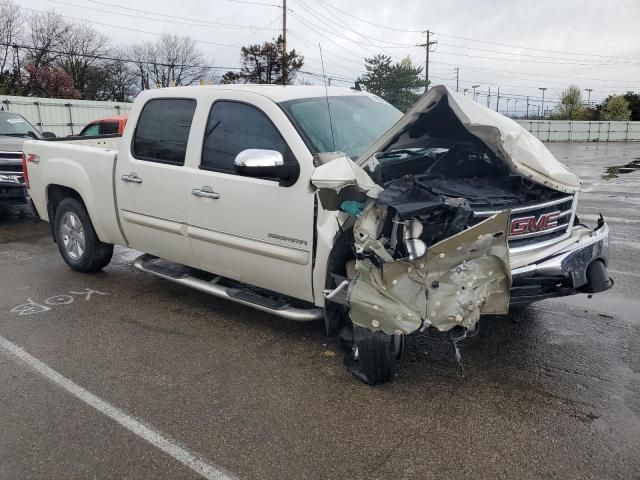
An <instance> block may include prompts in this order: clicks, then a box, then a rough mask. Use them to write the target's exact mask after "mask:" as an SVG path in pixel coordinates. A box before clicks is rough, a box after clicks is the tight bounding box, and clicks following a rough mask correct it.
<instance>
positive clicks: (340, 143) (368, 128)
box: [281, 94, 402, 159]
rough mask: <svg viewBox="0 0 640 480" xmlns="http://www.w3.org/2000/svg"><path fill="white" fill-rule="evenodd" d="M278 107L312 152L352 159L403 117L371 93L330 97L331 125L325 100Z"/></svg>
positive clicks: (299, 101) (309, 99)
mask: <svg viewBox="0 0 640 480" xmlns="http://www.w3.org/2000/svg"><path fill="white" fill-rule="evenodd" d="M281 106H282V107H283V108H284V110H285V111H286V112H287V113H288V115H289V117H290V118H291V120H292V121H293V123H294V124H295V126H296V128H297V129H298V131H299V132H300V133H301V134H302V135H303V136H304V137H306V140H307V143H309V144H310V146H311V148H312V149H313V150H314V153H318V152H333V151H339V152H344V153H346V154H347V155H348V156H349V157H351V158H353V159H355V158H357V157H358V156H359V155H361V154H362V153H364V152H365V151H366V150H367V149H368V148H369V147H370V146H371V145H372V144H373V143H374V142H375V141H376V140H377V139H378V138H379V137H380V136H381V135H382V134H383V133H384V132H386V131H387V130H389V128H390V127H391V126H392V125H393V124H394V123H396V122H397V121H398V119H399V118H400V117H401V116H402V112H401V111H400V110H398V109H396V108H395V107H393V106H392V105H390V104H388V103H387V102H385V101H384V100H382V99H381V98H379V97H377V96H375V95H371V94H367V95H345V96H336V97H329V106H330V108H331V124H330V123H329V109H328V108H327V98H326V97H314V98H302V99H297V100H289V101H287V102H283V103H281ZM332 125H333V140H332V135H331V126H332ZM334 141H335V147H334Z"/></svg>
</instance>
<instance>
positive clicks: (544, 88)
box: [538, 87, 547, 118]
mask: <svg viewBox="0 0 640 480" xmlns="http://www.w3.org/2000/svg"><path fill="white" fill-rule="evenodd" d="M546 89H547V87H540V88H538V90H542V118H544V91H545V90H546ZM538 116H540V115H538Z"/></svg>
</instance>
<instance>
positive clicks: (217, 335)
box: [0, 143, 640, 480]
mask: <svg viewBox="0 0 640 480" xmlns="http://www.w3.org/2000/svg"><path fill="white" fill-rule="evenodd" d="M550 148H551V149H552V151H553V152H554V153H555V154H556V155H557V156H558V158H559V159H560V160H561V161H563V162H565V163H566V164H568V165H569V166H570V167H571V168H572V170H573V171H575V172H576V173H577V174H578V175H580V176H581V177H582V179H583V181H584V184H585V188H584V193H583V194H582V198H581V202H580V205H579V215H580V218H581V220H582V221H584V222H585V223H592V224H593V223H595V220H596V218H597V215H598V214H599V212H602V213H603V214H604V215H605V218H606V219H607V221H608V222H609V224H610V226H611V228H612V237H611V240H612V242H611V248H612V258H611V265H610V273H611V275H612V276H613V277H614V278H615V280H616V284H615V287H614V288H613V289H612V290H610V291H608V292H606V293H604V294H599V295H596V296H594V298H592V299H588V298H587V297H586V296H585V295H581V296H574V297H569V298H565V299H556V300H547V301H544V302H540V303H538V304H535V305H532V306H529V307H526V308H524V309H519V310H516V311H514V312H513V313H512V314H511V315H510V316H509V317H507V318H504V317H502V318H498V317H489V318H486V319H483V320H482V322H481V328H480V333H479V334H478V335H477V336H476V337H474V338H471V339H468V340H466V341H465V343H464V344H463V346H462V355H463V360H464V365H465V374H466V376H465V378H461V377H460V376H459V374H458V370H457V368H456V363H455V359H454V356H453V352H452V349H451V347H450V344H449V343H448V342H446V341H445V340H444V339H443V338H441V337H438V336H419V337H411V338H409V339H408V342H407V352H406V355H405V356H404V357H403V359H402V361H401V362H400V364H399V368H398V372H397V377H396V379H395V380H394V381H393V382H392V383H390V384H386V385H383V386H378V387H375V388H371V387H368V386H365V385H363V384H361V383H359V382H357V381H356V380H355V379H354V378H352V377H351V376H350V375H349V374H348V373H347V372H346V371H345V370H344V369H343V367H342V364H341V359H340V357H339V355H338V354H337V350H336V346H335V343H334V340H333V339H330V338H326V337H325V336H324V334H323V326H322V325H321V324H295V323H291V322H288V321H286V320H282V319H279V318H276V317H272V316H270V315H268V314H264V313H261V312H257V311H254V310H252V309H249V308H245V307H242V306H239V305H236V304H233V303H230V302H226V301H223V300H220V299H216V298H213V297H210V296H208V295H206V294H203V293H199V292H195V291H192V290H189V289H187V288H182V287H180V286H176V285H173V284H170V283H167V282H165V281H162V280H159V279H155V278H153V277H151V276H149V275H145V274H143V273H140V272H137V271H135V270H134V269H133V267H132V260H133V259H134V258H135V257H136V255H137V252H134V251H132V250H128V249H124V248H118V249H117V250H116V254H115V256H114V260H113V262H112V263H111V264H110V265H109V266H108V267H107V268H106V269H105V270H104V271H103V272H101V273H98V274H95V275H83V274H78V273H75V272H72V271H71V270H69V269H68V268H66V266H65V265H64V264H63V262H62V260H61V259H60V257H59V255H58V252H57V247H56V246H55V245H54V244H53V243H52V241H51V237H50V233H49V230H48V225H47V224H45V223H42V222H39V221H37V220H36V219H35V218H33V217H32V216H31V215H30V214H29V212H28V211H26V210H16V209H12V210H11V211H9V212H5V213H4V214H3V216H2V220H0V292H1V293H0V336H2V337H4V338H6V339H7V340H9V341H10V342H12V343H13V344H15V345H18V346H20V347H21V348H23V349H24V350H25V351H27V352H28V353H29V354H31V355H32V356H34V357H36V358H37V359H38V360H40V361H41V362H44V363H45V364H47V365H48V366H49V367H51V368H52V369H54V370H55V371H57V372H59V373H60V374H62V375H64V376H65V377H67V378H68V379H70V380H72V381H73V382H75V383H76V384H78V385H80V386H82V387H83V388H84V389H86V390H88V391H89V392H91V393H92V394H94V395H96V396H97V397H99V398H100V399H102V400H103V401H105V402H108V403H109V404H111V405H113V406H115V407H117V408H119V409H121V410H122V411H124V412H126V413H127V414H129V415H130V416H132V417H134V418H136V419H138V420H139V421H140V422H142V423H144V424H145V425H147V426H149V427H150V428H153V429H154V430H155V431H157V432H160V433H161V434H162V435H164V436H165V437H166V438H168V439H171V440H172V441H174V442H176V443H177V444H179V445H181V446H182V447H183V448H185V449H186V450H188V451H189V452H191V453H193V454H194V455H197V456H199V457H201V458H202V459H204V460H205V461H207V462H209V463H211V464H214V465H216V466H219V467H221V468H224V469H226V470H227V471H228V472H230V473H231V474H233V475H234V476H236V477H238V478H246V479H300V478H309V479H343V478H350V479H360V478H363V479H364V478H367V479H391V478H394V479H395V478H401V479H478V478H482V479H485V478H486V479H496V478H505V479H516V478H517V479H529V478H531V479H534V478H535V479H556V478H557V479H585V478H592V479H618V478H619V479H625V480H627V479H635V478H640V454H639V453H638V452H640V339H639V334H640V320H639V318H638V312H640V300H639V298H638V294H637V291H638V287H639V286H640V240H639V238H638V234H639V232H640V228H639V227H640V208H639V207H640V171H637V170H635V168H631V167H624V166H625V165H627V164H629V163H631V164H632V165H635V164H634V160H637V159H640V143H628V144H597V143H591V144H560V143H558V144H550ZM636 163H637V162H636ZM620 167H623V168H620ZM25 304H29V305H27V306H25ZM16 307H18V308H16ZM12 310H13V311H12ZM21 312H22V313H23V314H22V315H20V313H21ZM27 478H42V479H53V478H55V479H76V478H78V479H81V478H82V479H85V478H98V479H102V478H131V479H138V478H140V479H147V478H149V479H155V478H198V475H197V474H196V473H195V472H193V471H192V470H191V469H189V468H187V467H185V466H184V465H183V464H181V463H180V462H178V461H177V460H175V459H174V458H173V457H171V456H170V455H168V454H166V453H163V452H162V451H160V450H158V449H157V448H156V447H154V446H152V445H151V444H150V443H148V442H147V441H145V440H143V439H142V438H140V437H138V436H137V435H135V434H133V433H132V432H130V431H129V430H127V429H125V428H123V427H122V426H120V425H119V424H117V423H116V422H114V421H113V420H111V419H110V418H108V417H106V416H105V415H103V414H102V413H100V412H98V411H96V410H95V409H93V408H91V407H89V406H88V405H87V404H85V403H83V402H82V401H81V400H79V399H78V398H76V397H74V396H72V395H70V394H69V393H68V392H67V391H65V390H63V389H62V388H60V387H59V386H58V385H56V384H54V383H52V382H50V381H49V380H47V379H45V378H43V377H42V376H41V375H40V374H38V373H36V372H35V371H34V370H33V369H31V368H30V367H28V366H27V365H25V364H24V363H22V362H20V361H16V358H15V357H14V356H13V355H11V354H8V353H7V352H6V351H3V350H2V349H0V479H27Z"/></svg>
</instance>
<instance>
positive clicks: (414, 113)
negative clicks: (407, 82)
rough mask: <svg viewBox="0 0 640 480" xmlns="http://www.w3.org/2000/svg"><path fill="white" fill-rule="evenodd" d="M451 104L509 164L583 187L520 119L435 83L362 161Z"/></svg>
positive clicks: (563, 187)
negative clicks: (507, 115)
mask: <svg viewBox="0 0 640 480" xmlns="http://www.w3.org/2000/svg"><path fill="white" fill-rule="evenodd" d="M443 101H446V102H447V103H448V106H449V108H450V109H451V111H452V112H453V114H454V115H455V117H457V119H458V120H460V122H462V125H463V126H464V128H466V129H467V131H468V132H469V133H471V134H472V135H473V136H475V137H476V138H478V139H479V140H481V141H482V142H483V143H484V144H485V145H487V147H488V148H489V149H490V150H491V151H493V152H494V153H495V154H496V155H497V156H498V157H499V158H501V159H502V160H504V161H505V162H506V163H507V164H508V165H509V166H510V168H511V169H512V170H513V171H515V172H517V173H519V174H520V175H522V176H524V177H526V178H529V179H531V180H533V181H535V182H537V183H540V184H542V185H546V186H548V187H551V188H553V189H555V190H559V191H561V192H566V193H575V192H577V191H578V190H580V186H581V182H580V179H579V178H578V177H577V176H576V175H575V174H573V173H572V172H570V171H569V170H568V169H567V168H566V167H565V166H564V165H563V164H562V163H560V162H559V161H558V160H557V159H556V158H555V157H554V156H553V154H552V153H551V152H550V151H549V150H548V149H547V147H545V146H544V144H543V143H542V142H541V141H540V140H538V139H537V138H536V137H534V136H533V135H532V134H531V133H529V132H528V131H527V130H526V129H525V128H523V127H522V126H520V125H519V124H518V123H517V122H515V121H513V120H511V119H510V118H507V117H505V116H504V115H502V114H500V113H498V112H495V111H493V110H490V109H489V108H487V107H484V106H482V105H480V104H479V103H478V102H475V101H473V100H471V99H470V98H469V97H465V96H463V95H460V94H458V93H455V92H453V91H452V90H450V89H449V88H447V87H445V86H442V85H440V86H436V87H433V88H432V89H431V90H429V92H428V93H427V94H426V95H424V96H423V97H422V98H421V99H420V100H418V101H417V102H416V104H415V105H414V106H413V107H412V108H411V109H410V110H409V111H408V112H407V113H406V114H405V115H404V116H403V117H402V118H401V119H400V120H398V122H396V124H395V125H393V126H392V127H391V128H390V129H389V130H388V131H387V132H386V133H385V134H384V135H383V136H382V137H380V139H379V140H378V141H377V142H376V143H375V144H374V145H373V146H372V147H371V148H370V149H369V150H368V151H367V152H365V153H364V154H363V155H362V156H361V157H360V159H359V160H358V162H357V163H358V164H359V165H364V164H366V163H367V162H368V161H370V160H371V159H372V158H373V157H374V155H375V154H377V153H383V152H386V151H387V150H390V149H395V148H402V146H401V144H402V140H403V136H406V135H407V132H408V130H409V128H410V127H411V126H412V125H413V124H414V123H415V122H416V121H417V120H418V119H421V120H423V116H425V115H427V116H428V115H429V112H431V111H432V110H433V109H434V108H435V107H436V106H437V105H438V104H439V103H440V102H443Z"/></svg>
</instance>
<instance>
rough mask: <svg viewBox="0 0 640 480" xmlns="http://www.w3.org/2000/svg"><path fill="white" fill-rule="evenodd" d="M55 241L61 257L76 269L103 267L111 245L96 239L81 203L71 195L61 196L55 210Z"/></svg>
mask: <svg viewBox="0 0 640 480" xmlns="http://www.w3.org/2000/svg"><path fill="white" fill-rule="evenodd" d="M54 226H55V235H56V242H57V244H58V250H60V254H61V255H62V258H63V260H64V261H65V263H66V264H67V265H69V267H71V269H72V270H75V271H77V272H84V273H88V272H97V271H98V270H102V269H103V268H104V267H106V266H107V265H108V264H109V262H110V261H111V257H112V255H113V245H110V244H108V243H103V242H101V241H100V239H98V236H97V235H96V232H95V230H94V229H93V225H92V224H91V219H90V218H89V215H88V214H87V211H86V210H85V208H84V206H83V205H82V203H80V201H78V200H76V199H75V198H71V197H69V198H65V199H64V200H62V201H61V202H60V204H59V205H58V208H57V209H56V215H55V220H54Z"/></svg>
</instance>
